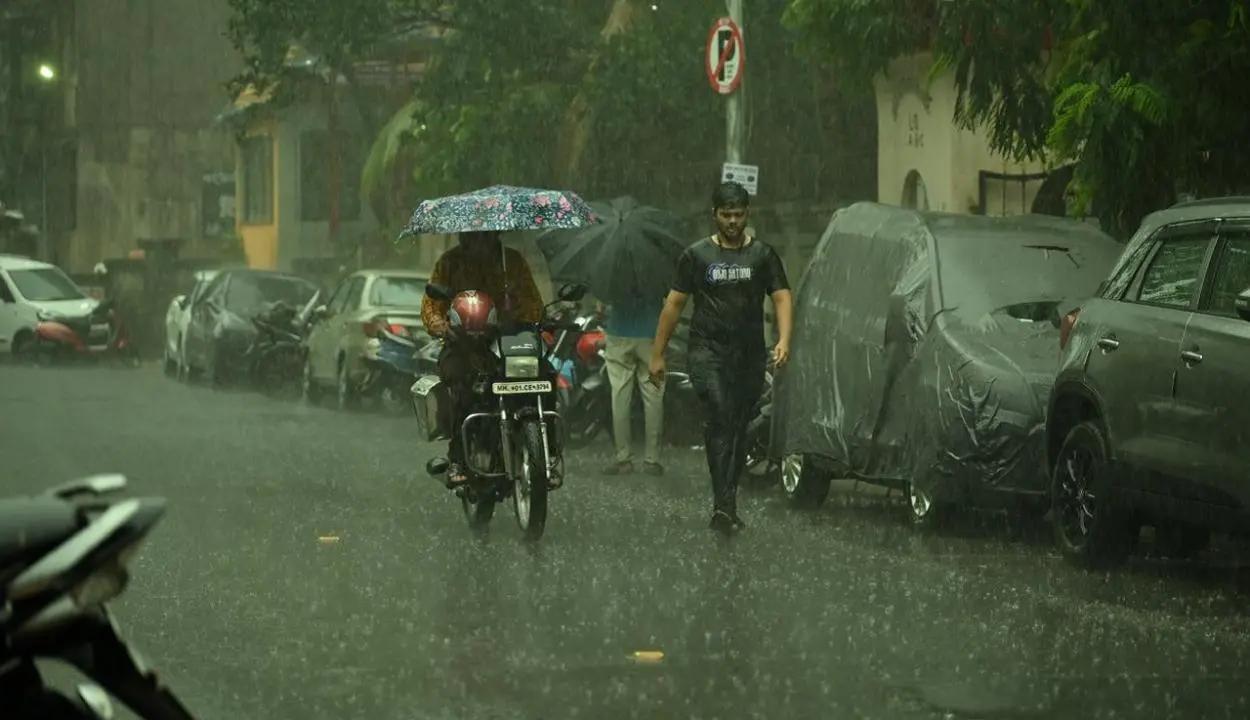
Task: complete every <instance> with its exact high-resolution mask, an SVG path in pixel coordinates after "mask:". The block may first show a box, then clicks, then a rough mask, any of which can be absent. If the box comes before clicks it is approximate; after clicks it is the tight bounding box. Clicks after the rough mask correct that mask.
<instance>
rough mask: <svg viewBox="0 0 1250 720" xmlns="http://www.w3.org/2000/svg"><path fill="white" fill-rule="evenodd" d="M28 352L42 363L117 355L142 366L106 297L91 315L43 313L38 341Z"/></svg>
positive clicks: (35, 341) (32, 357) (114, 356)
mask: <svg viewBox="0 0 1250 720" xmlns="http://www.w3.org/2000/svg"><path fill="white" fill-rule="evenodd" d="M26 352H28V353H30V356H31V359H33V360H34V361H35V362H36V363H38V364H44V365H46V364H50V363H52V362H55V361H58V360H77V359H97V358H100V357H108V358H114V359H118V360H120V361H122V362H123V363H124V364H126V365H128V366H130V367H139V363H140V360H139V351H138V349H137V348H135V346H134V343H133V342H132V341H131V337H130V331H129V328H128V327H127V325H126V323H125V322H124V320H123V319H122V317H121V315H120V314H119V313H118V312H117V310H116V307H115V303H114V302H113V300H104V301H103V302H101V303H99V304H98V305H96V307H95V308H94V309H93V310H92V311H91V312H90V313H88V314H86V315H82V316H79V317H64V316H59V315H52V314H49V313H42V312H41V313H40V316H39V322H38V324H37V325H35V340H34V342H32V343H31V344H30V345H29V346H27V350H26Z"/></svg>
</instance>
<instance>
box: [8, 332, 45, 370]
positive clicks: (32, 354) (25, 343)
mask: <svg viewBox="0 0 1250 720" xmlns="http://www.w3.org/2000/svg"><path fill="white" fill-rule="evenodd" d="M11 350H12V353H13V359H14V360H15V361H17V362H19V363H28V364H31V365H36V364H38V362H39V358H38V354H39V353H38V352H37V346H36V344H35V336H34V335H31V334H30V333H29V332H26V331H22V332H20V333H18V334H17V337H15V338H13V346H12V348H11Z"/></svg>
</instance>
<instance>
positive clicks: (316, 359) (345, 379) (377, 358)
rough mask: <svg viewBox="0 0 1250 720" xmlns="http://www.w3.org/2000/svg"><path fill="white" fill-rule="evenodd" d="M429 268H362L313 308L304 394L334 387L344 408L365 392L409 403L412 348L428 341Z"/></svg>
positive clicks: (309, 396) (309, 397)
mask: <svg viewBox="0 0 1250 720" xmlns="http://www.w3.org/2000/svg"><path fill="white" fill-rule="evenodd" d="M429 280H430V279H429V276H428V275H427V274H425V273H419V272H410V271H404V270H360V271H358V272H355V273H353V274H351V275H349V276H348V277H347V278H345V279H344V280H343V281H342V282H340V283H339V285H338V287H337V288H335V290H334V293H333V294H332V295H331V296H330V299H329V300H328V301H327V302H326V304H325V305H323V306H321V307H319V308H317V309H316V311H315V312H314V313H313V318H312V319H313V325H312V328H311V330H310V332H309V335H308V340H307V341H306V344H307V347H308V355H307V358H306V360H305V363H304V383H303V384H304V397H305V398H306V399H307V400H309V401H310V402H315V401H316V400H317V398H318V397H319V396H320V395H321V393H322V389H323V388H325V387H333V388H334V389H335V395H336V398H337V404H338V406H339V407H340V408H343V409H346V408H348V407H351V406H354V405H355V404H356V401H357V400H359V398H360V397H361V396H363V395H372V394H374V393H377V394H378V395H380V396H383V397H384V398H385V397H387V396H389V397H391V398H392V399H393V398H395V397H399V398H400V399H401V400H402V402H403V403H404V407H407V402H408V389H409V388H410V387H411V386H412V383H413V381H414V380H415V379H416V377H415V374H414V370H413V368H414V367H415V365H416V361H415V359H414V358H413V353H414V352H415V351H416V349H417V348H419V347H421V346H423V345H424V344H425V343H426V342H428V341H429V339H430V338H429V336H428V335H427V334H426V332H425V328H424V327H423V326H422V324H421V300H422V299H423V298H424V297H425V285H426V283H428V282H429Z"/></svg>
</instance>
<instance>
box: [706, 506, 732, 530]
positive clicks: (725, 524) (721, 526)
mask: <svg viewBox="0 0 1250 720" xmlns="http://www.w3.org/2000/svg"><path fill="white" fill-rule="evenodd" d="M708 527H710V528H712V529H713V530H715V531H717V532H719V533H721V534H722V535H733V534H734V533H736V532H738V529H739V528H738V525H737V524H736V523H735V522H734V519H733V518H732V517H730V516H729V513H725V512H721V511H720V510H717V511H716V512H714V513H712V522H710V523H708Z"/></svg>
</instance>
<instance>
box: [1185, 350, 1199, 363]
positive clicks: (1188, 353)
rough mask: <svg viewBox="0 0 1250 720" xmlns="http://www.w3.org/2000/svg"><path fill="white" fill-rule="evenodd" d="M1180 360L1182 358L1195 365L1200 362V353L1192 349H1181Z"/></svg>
mask: <svg viewBox="0 0 1250 720" xmlns="http://www.w3.org/2000/svg"><path fill="white" fill-rule="evenodd" d="M1181 360H1184V361H1185V362H1187V363H1189V364H1191V365H1196V364H1197V363H1200V362H1202V353H1199V352H1194V351H1193V350H1182V351H1181Z"/></svg>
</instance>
